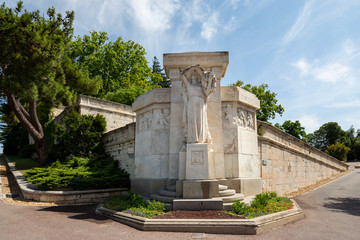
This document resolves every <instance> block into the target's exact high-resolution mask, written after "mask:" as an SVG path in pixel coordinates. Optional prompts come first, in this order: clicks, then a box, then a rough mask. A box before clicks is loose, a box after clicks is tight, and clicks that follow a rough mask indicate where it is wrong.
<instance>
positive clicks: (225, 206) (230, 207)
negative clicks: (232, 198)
mask: <svg viewBox="0 0 360 240" xmlns="http://www.w3.org/2000/svg"><path fill="white" fill-rule="evenodd" d="M232 204H233V203H224V204H223V209H224V210H227V211H230V210H232Z"/></svg>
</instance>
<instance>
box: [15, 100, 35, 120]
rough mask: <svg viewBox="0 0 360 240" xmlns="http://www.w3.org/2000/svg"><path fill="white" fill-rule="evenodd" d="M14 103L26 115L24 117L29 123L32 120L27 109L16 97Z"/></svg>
mask: <svg viewBox="0 0 360 240" xmlns="http://www.w3.org/2000/svg"><path fill="white" fill-rule="evenodd" d="M14 101H15V103H16V105H17V106H19V109H20V110H21V112H22V114H24V116H25V117H26V119H27V120H28V121H31V118H30V114H29V113H28V112H27V111H26V110H25V108H24V107H23V105H22V104H21V103H20V101H19V100H18V99H16V98H15V97H14Z"/></svg>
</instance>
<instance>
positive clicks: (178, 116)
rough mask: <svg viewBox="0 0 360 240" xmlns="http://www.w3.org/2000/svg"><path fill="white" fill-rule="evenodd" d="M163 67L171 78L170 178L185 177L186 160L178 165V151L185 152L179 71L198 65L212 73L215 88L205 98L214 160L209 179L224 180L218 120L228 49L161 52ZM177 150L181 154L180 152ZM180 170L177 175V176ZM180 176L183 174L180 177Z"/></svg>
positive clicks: (221, 135) (181, 89) (220, 128)
mask: <svg viewBox="0 0 360 240" xmlns="http://www.w3.org/2000/svg"><path fill="white" fill-rule="evenodd" d="M163 61H164V68H165V72H166V75H167V77H168V78H170V81H171V115H170V151H169V177H175V178H180V179H185V174H184V170H185V167H184V166H183V165H184V164H185V162H181V164H179V155H181V153H180V152H181V151H182V152H185V149H186V146H185V145H184V139H185V136H184V129H183V127H182V117H183V109H184V104H183V97H182V96H181V93H182V92H183V84H182V81H181V75H180V71H182V70H184V69H185V68H187V67H189V66H191V65H196V64H199V65H200V67H202V68H203V69H205V70H207V71H211V72H213V73H214V74H215V76H216V79H217V88H216V90H215V93H213V94H211V95H210V97H209V100H208V104H207V108H208V124H209V130H210V133H211V136H212V140H213V147H214V149H213V156H214V162H210V163H209V164H211V166H210V169H211V171H210V172H209V178H211V179H223V178H224V177H225V167H224V152H223V147H222V145H223V134H222V123H221V97H220V82H221V78H222V77H224V75H225V72H226V68H227V65H228V63H229V53H228V52H187V53H170V54H164V60H163ZM179 153H180V154H179ZM179 170H180V175H179ZM181 175H183V176H181Z"/></svg>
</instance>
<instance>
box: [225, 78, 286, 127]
mask: <svg viewBox="0 0 360 240" xmlns="http://www.w3.org/2000/svg"><path fill="white" fill-rule="evenodd" d="M231 85H232V86H237V87H241V88H243V89H245V90H247V91H249V92H251V93H253V94H255V95H256V97H257V98H258V99H259V100H260V109H259V110H258V111H257V112H256V117H257V119H258V120H261V121H268V120H269V119H274V118H275V115H276V114H280V116H281V115H282V113H283V112H284V108H283V107H282V106H281V105H280V104H277V102H278V100H277V99H276V95H277V94H276V93H274V92H271V91H270V90H269V89H268V88H269V85H267V84H261V85H259V86H252V85H251V84H246V85H244V82H243V81H240V80H239V81H237V82H236V83H234V84H231Z"/></svg>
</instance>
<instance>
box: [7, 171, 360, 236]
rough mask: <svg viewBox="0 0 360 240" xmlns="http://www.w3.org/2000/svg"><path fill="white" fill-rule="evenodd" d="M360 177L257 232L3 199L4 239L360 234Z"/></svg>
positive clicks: (319, 192) (313, 195)
mask: <svg viewBox="0 0 360 240" xmlns="http://www.w3.org/2000/svg"><path fill="white" fill-rule="evenodd" d="M359 182H360V170H359V169H358V170H355V171H354V172H351V173H349V174H347V175H345V176H343V177H341V178H339V179H337V180H335V181H333V182H331V183H329V184H327V185H325V186H323V187H321V188H319V189H316V190H314V191H311V192H309V193H307V194H304V195H302V196H300V197H297V198H296V200H297V202H298V203H299V205H300V206H301V208H303V210H304V212H305V215H306V216H307V217H306V218H305V219H303V220H300V221H298V222H296V223H291V224H288V225H287V226H285V227H280V228H278V229H275V230H271V231H269V232H267V233H264V234H261V235H258V236H238V235H217V234H199V233H166V232H143V231H139V230H136V229H133V228H131V227H128V226H126V225H123V224H120V223H117V222H114V221H112V220H109V219H107V218H105V217H103V216H100V215H97V214H95V213H94V210H95V208H96V205H78V206H50V207H40V206H18V205H11V204H9V203H6V202H4V201H1V200H0V240H5V239H26V240H32V239H36V240H41V239H53V240H56V239H61V240H64V239H97V240H98V239H104V240H105V239H117V240H119V239H144V240H145V239H166V240H168V239H326V240H331V239H359V236H360V184H359ZM0 196H1V195H0Z"/></svg>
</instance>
